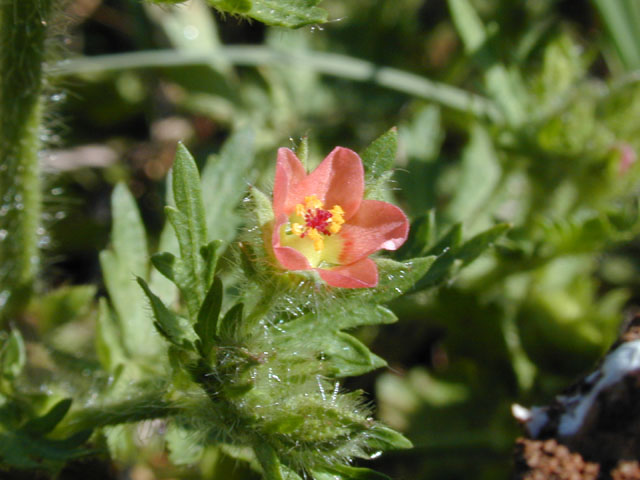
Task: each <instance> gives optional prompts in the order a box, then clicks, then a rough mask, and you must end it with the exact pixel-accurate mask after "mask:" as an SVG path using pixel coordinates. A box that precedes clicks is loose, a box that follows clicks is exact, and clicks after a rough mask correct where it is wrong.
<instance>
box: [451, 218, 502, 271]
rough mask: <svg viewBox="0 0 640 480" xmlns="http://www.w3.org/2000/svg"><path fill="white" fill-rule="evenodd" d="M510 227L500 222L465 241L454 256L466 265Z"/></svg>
mask: <svg viewBox="0 0 640 480" xmlns="http://www.w3.org/2000/svg"><path fill="white" fill-rule="evenodd" d="M510 228H511V225H510V224H508V223H500V224H498V225H495V226H493V227H491V228H489V229H488V230H485V231H484V232H482V233H479V234H478V235H476V236H474V237H473V238H471V239H469V240H468V241H466V242H465V243H464V244H463V245H462V246H461V247H460V248H459V249H458V251H457V252H456V254H455V255H456V258H459V259H460V260H462V265H463V266H464V265H468V264H470V263H471V262H473V261H474V260H475V259H476V258H478V257H479V256H480V255H481V254H482V253H483V252H484V251H485V250H487V248H489V247H491V245H492V244H493V242H495V241H496V240H498V239H499V238H500V237H501V236H502V235H504V234H505V233H506V232H507V230H509V229H510Z"/></svg>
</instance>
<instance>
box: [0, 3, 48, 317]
mask: <svg viewBox="0 0 640 480" xmlns="http://www.w3.org/2000/svg"><path fill="white" fill-rule="evenodd" d="M53 5H54V0H0V325H1V324H2V323H4V322H5V321H6V319H7V318H8V316H10V315H12V314H13V313H14V312H16V311H17V310H19V309H20V307H21V306H22V305H24V304H25V303H26V301H27V300H28V299H29V297H30V294H31V291H32V290H33V282H34V278H35V276H36V273H37V268H38V228H39V223H40V212H41V195H42V194H41V190H40V189H41V184H40V168H39V165H38V151H39V149H40V134H41V129H40V124H41V120H42V84H43V82H42V77H43V75H42V64H43V60H44V55H45V46H44V43H45V39H46V35H47V23H48V21H49V17H50V15H51V12H52V10H53Z"/></svg>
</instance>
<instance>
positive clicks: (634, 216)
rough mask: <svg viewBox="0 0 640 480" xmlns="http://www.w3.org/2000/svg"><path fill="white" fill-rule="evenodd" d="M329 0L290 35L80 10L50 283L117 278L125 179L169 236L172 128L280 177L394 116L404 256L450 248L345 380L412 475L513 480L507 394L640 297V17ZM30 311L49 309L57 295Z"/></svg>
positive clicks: (250, 172) (65, 30)
mask: <svg viewBox="0 0 640 480" xmlns="http://www.w3.org/2000/svg"><path fill="white" fill-rule="evenodd" d="M320 6H321V7H323V8H325V9H326V10H327V11H328V12H329V19H330V21H329V22H327V23H325V24H322V25H311V26H306V27H303V28H300V29H297V30H285V29H283V28H276V27H265V26H264V25H263V24H261V23H258V22H253V21H247V20H243V19H239V18H237V17H235V16H233V15H228V14H227V15H220V14H219V13H217V12H215V11H214V10H213V9H211V8H210V7H208V6H207V5H206V4H205V3H204V2H202V1H199V0H190V1H189V2H187V3H185V4H183V5H178V6H175V7H174V6H169V5H157V4H151V3H141V2H138V1H133V0H105V1H101V0H72V1H70V2H68V4H67V5H66V7H65V11H64V15H62V16H61V17H63V20H61V21H60V25H59V27H57V29H58V30H57V31H58V32H59V33H58V37H59V38H57V39H55V40H56V42H55V43H56V45H59V46H60V48H57V47H56V48H57V51H56V52H55V55H57V57H58V58H59V59H66V60H64V61H62V62H60V63H56V62H55V61H53V62H51V64H50V68H49V85H48V92H49V97H48V104H49V107H50V114H49V118H48V119H47V126H48V138H47V145H48V151H47V152H46V154H45V155H44V156H43V162H44V168H45V171H46V182H47V185H49V187H48V189H47V192H46V197H45V223H46V225H45V227H46V229H45V230H46V234H45V235H43V236H42V247H43V248H44V252H45V253H44V266H45V268H44V273H43V275H42V278H43V282H44V283H45V284H46V285H47V287H48V288H50V289H53V288H54V287H58V286H65V285H76V284H86V283H90V284H95V285H98V286H99V287H98V291H104V287H103V286H102V283H101V282H102V277H101V273H100V267H99V261H98V252H99V251H100V250H102V249H104V248H105V247H106V245H107V243H108V238H109V235H108V232H109V231H110V212H109V208H110V207H109V195H110V192H111V190H112V188H113V185H115V183H116V182H117V181H120V180H124V181H126V183H127V184H128V185H129V188H130V189H131V191H132V192H133V194H134V195H135V197H136V198H137V201H138V205H139V206H140V208H141V211H142V216H143V219H144V222H145V225H146V227H147V230H148V233H149V234H150V236H151V238H152V242H155V243H156V244H157V242H158V241H159V239H158V236H159V233H160V231H161V229H162V226H163V217H164V215H163V212H162V206H163V202H164V198H165V184H164V181H163V179H164V177H165V175H166V173H167V171H168V169H169V168H170V167H171V163H172V160H173V155H174V152H175V145H176V142H177V141H179V140H182V141H184V142H185V143H186V144H187V145H188V147H189V148H190V149H191V151H192V152H193V153H194V156H195V157H196V159H197V160H199V161H200V162H202V163H204V161H205V159H206V158H207V156H209V155H215V154H217V153H218V152H219V150H220V148H221V145H222V143H223V142H224V140H225V139H226V138H227V137H228V136H229V134H230V132H231V130H232V129H233V128H234V127H235V126H239V125H246V124H249V125H251V126H252V127H253V128H254V129H255V132H256V135H257V137H256V148H257V155H256V157H255V159H254V161H253V163H252V166H251V168H249V169H247V170H246V172H244V179H243V180H244V182H245V184H246V185H250V184H257V185H259V186H261V187H263V188H265V189H266V190H268V189H269V188H270V185H271V182H272V177H273V171H274V166H275V151H276V149H277V147H280V146H287V147H294V146H296V145H298V144H299V143H300V141H301V138H302V137H304V136H307V137H308V139H309V145H310V152H311V158H312V159H313V160H314V161H315V162H317V161H319V160H321V159H322V158H323V157H324V155H326V154H327V153H328V152H329V151H330V150H331V149H332V148H333V147H334V146H336V145H341V146H345V147H349V148H352V149H354V150H356V151H362V150H363V149H364V147H366V146H367V145H368V144H369V143H370V142H371V141H372V140H374V139H375V138H376V137H378V136H379V135H380V134H382V133H383V132H385V131H386V130H388V129H389V128H391V127H392V126H397V127H398V129H399V135H400V141H401V143H400V151H399V155H398V158H397V163H396V170H395V172H394V176H393V179H392V180H393V186H394V193H395V198H394V199H393V201H395V202H397V203H398V204H399V205H401V206H402V207H403V208H404V209H405V211H406V212H407V213H408V215H409V216H410V219H411V220H412V234H411V235H412V236H411V238H410V240H409V242H408V244H407V246H406V247H405V249H404V250H403V251H402V252H400V253H401V254H402V255H405V256H406V257H407V258H408V257H410V256H415V255H420V254H425V253H427V252H432V253H437V254H442V253H443V252H445V254H444V255H442V257H441V259H442V260H441V262H442V267H443V271H445V272H446V282H445V283H444V285H442V286H438V287H437V288H427V287H429V286H430V285H429V284H428V282H429V279H426V280H425V281H424V282H426V283H423V284H422V285H421V286H420V287H424V288H421V290H420V291H418V292H417V293H415V294H412V295H411V294H410V295H406V296H404V297H402V298H401V299H399V300H397V301H395V302H394V304H393V305H391V307H392V309H393V310H394V312H395V313H396V314H397V315H398V316H399V317H400V321H399V322H398V323H397V324H394V325H387V326H381V327H367V328H365V329H363V330H362V331H360V332H358V336H359V338H361V339H362V340H363V341H365V343H367V344H368V345H370V346H371V348H372V350H373V351H374V352H375V353H376V354H377V355H380V356H382V357H383V358H385V359H386V360H387V361H388V362H389V365H390V367H389V368H388V369H386V370H385V371H378V372H375V373H374V374H370V375H367V376H365V377H361V378H354V379H351V380H349V381H348V382H347V385H346V386H347V388H351V389H355V388H363V389H364V390H365V391H366V392H368V395H369V398H370V400H371V402H372V403H373V404H375V406H376V408H377V412H378V415H379V417H380V418H381V419H382V420H383V421H385V422H387V423H388V424H389V425H390V426H392V427H394V428H396V429H398V430H400V431H402V432H403V433H405V434H406V435H407V436H408V437H409V438H410V439H411V440H412V441H413V443H414V445H415V449H413V450H409V451H402V452H400V453H390V454H385V455H383V456H382V457H381V458H379V459H378V460H376V461H375V462H372V463H373V465H371V466H372V468H375V469H378V470H380V471H383V472H385V473H387V474H388V475H390V476H391V477H393V478H396V479H416V480H418V479H427V478H428V479H458V478H465V479H466V478H478V479H499V478H508V475H509V472H510V470H511V463H510V456H511V452H512V445H513V440H514V439H515V437H516V436H517V435H518V434H519V429H518V427H517V425H516V424H515V421H514V420H513V419H512V418H511V415H510V406H511V404H512V403H514V402H518V403H522V404H524V405H531V404H536V403H537V404H542V403H546V402H548V401H549V400H550V398H551V397H552V396H553V395H554V394H556V393H558V392H559V390H560V389H561V388H563V387H564V386H566V385H568V384H570V383H571V382H572V381H573V380H575V379H576V378H577V377H578V376H579V375H580V374H582V373H584V372H586V371H588V370H589V369H590V368H591V367H593V365H594V364H595V363H596V362H597V360H598V359H599V358H600V357H601V355H602V354H603V353H604V352H605V351H606V349H607V348H608V347H609V345H610V344H611V342H612V341H613V340H614V339H615V337H616V335H617V333H618V331H619V328H620V326H621V324H622V323H623V321H624V319H625V318H628V317H629V316H631V315H633V313H634V311H635V308H636V307H635V305H636V304H637V300H638V294H639V293H640V292H639V290H638V287H639V286H640V284H639V282H638V278H640V277H639V276H638V270H639V269H640V258H639V257H638V248H639V245H638V243H637V240H635V238H636V235H637V233H638V230H639V228H640V222H639V218H638V208H637V193H638V186H639V181H640V166H639V165H638V162H637V161H636V152H637V151H638V149H639V148H640V135H639V133H640V86H639V85H638V80H639V79H640V76H638V74H637V73H636V71H635V69H637V68H640V33H639V32H640V7H639V6H638V4H637V3H635V2H633V1H632V0H629V1H624V0H616V1H613V0H611V1H608V0H600V1H595V0H594V1H592V2H589V1H580V0H574V1H569V0H565V1H552V0H531V1H528V2H513V1H507V0H450V1H448V2H447V1H443V0H351V1H348V2H345V1H339V0H324V1H323V2H322V3H321V4H320ZM239 198H240V197H239ZM500 222H505V223H509V224H510V225H511V229H510V230H509V232H507V233H506V235H504V236H502V237H500V238H499V239H498V240H496V242H495V245H494V248H492V249H491V250H490V252H489V253H484V254H483V255H482V256H480V257H479V258H477V259H476V256H477V255H474V254H473V252H469V251H463V250H464V249H462V248H459V247H460V246H461V245H463V241H464V240H466V239H469V238H472V237H473V236H474V235H476V234H478V233H480V232H483V231H485V230H486V229H487V228H489V227H491V226H492V225H494V224H496V223H500ZM496 238H498V235H497V236H496ZM463 267H464V268H463ZM434 283H436V282H435V281H434ZM438 284H439V282H438ZM88 294H89V296H90V295H92V292H91V291H90V292H88ZM56 305H57V304H56ZM32 310H33V312H32V314H33V315H34V316H35V318H40V317H42V318H56V317H55V315H52V314H51V312H46V311H45V310H46V302H44V303H40V304H37V305H35V306H34V307H33V309H32ZM85 315H88V316H90V314H89V313H86V312H85ZM59 318H68V317H65V316H64V314H61V315H60V316H59ZM62 322H63V320H60V322H59V323H62ZM59 323H56V322H55V321H52V323H51V324H49V325H42V324H41V325H40V326H39V329H40V330H41V332H40V333H43V334H45V335H50V341H51V342H52V343H53V344H56V338H58V340H57V341H58V342H59V343H58V344H61V343H64V342H61V341H60V335H61V332H63V330H62V329H63V327H64V325H60V324H59ZM56 332H58V333H57V334H56ZM56 335H58V337H56ZM87 335H88V336H90V333H87ZM65 341H66V337H65ZM77 343H78V344H80V343H81V342H80V341H78V342H77ZM66 350H67V353H69V355H71V352H73V348H70V347H69V346H68V344H67V347H66ZM67 360H68V358H67ZM140 458H143V457H140ZM136 468H138V470H135V468H134V470H129V474H130V475H131V477H132V478H134V479H135V480H142V479H146V478H165V477H168V476H172V475H173V476H174V478H175V477H176V476H177V477H179V478H183V476H184V478H198V475H199V473H196V470H194V469H193V468H192V469H188V468H187V469H186V470H175V469H172V468H171V467H168V466H167V465H166V459H164V460H162V459H161V460H158V459H154V458H150V459H149V458H147V459H145V461H144V462H143V461H141V460H140V461H139V462H138V466H137V467H136ZM235 468H236V470H233V469H232V470H233V471H235V472H236V473H235V474H234V475H237V476H238V478H244V477H243V475H245V474H246V475H249V474H248V473H246V472H244V470H242V469H241V467H235ZM201 471H203V470H198V472H201ZM140 472H142V473H140ZM243 472H244V473H243ZM470 472H471V473H470ZM105 475H107V474H106V473H105ZM136 475H138V476H136ZM144 475H147V476H144ZM205 476H206V475H205ZM247 478H248V477H247Z"/></svg>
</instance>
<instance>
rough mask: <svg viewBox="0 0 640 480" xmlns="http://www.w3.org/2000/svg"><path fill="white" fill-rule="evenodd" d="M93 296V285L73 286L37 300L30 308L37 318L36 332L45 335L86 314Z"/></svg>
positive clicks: (59, 289) (62, 288) (58, 289)
mask: <svg viewBox="0 0 640 480" xmlns="http://www.w3.org/2000/svg"><path fill="white" fill-rule="evenodd" d="M95 294H96V287H95V286H94V285H74V286H63V287H60V288H57V289H55V290H53V291H52V292H49V293H47V294H46V295H44V296H43V297H41V298H39V299H38V301H37V302H35V304H34V305H33V306H32V307H31V308H30V310H33V311H34V315H36V316H37V318H38V324H37V328H38V331H39V332H40V333H41V334H45V333H47V332H49V331H50V330H52V329H53V328H56V327H58V326H60V325H62V324H64V323H67V322H71V321H73V320H78V318H79V317H81V316H83V315H86V314H88V313H89V311H90V309H91V303H92V301H93V298H94V297H95Z"/></svg>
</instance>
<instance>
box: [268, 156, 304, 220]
mask: <svg viewBox="0 0 640 480" xmlns="http://www.w3.org/2000/svg"><path fill="white" fill-rule="evenodd" d="M306 176H307V172H306V171H305V169H304V166H303V165H302V162H300V160H298V157H297V156H296V154H295V153H293V152H292V151H291V150H289V149H288V148H279V149H278V160H277V162H276V176H275V180H274V183H273V211H274V214H275V215H276V217H277V216H278V215H280V214H281V213H284V212H286V213H291V209H292V208H295V205H296V203H297V202H293V204H292V205H293V206H292V207H291V209H287V205H288V204H289V203H291V202H287V200H288V199H289V197H290V196H291V192H292V190H293V189H294V188H295V186H296V185H298V184H299V183H300V182H302V180H304V178H305V177H306Z"/></svg>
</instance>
